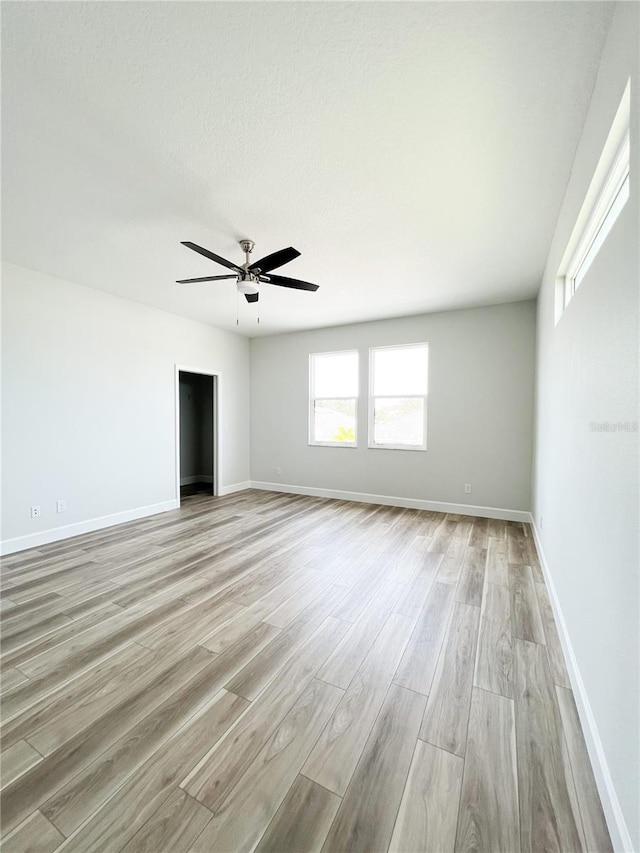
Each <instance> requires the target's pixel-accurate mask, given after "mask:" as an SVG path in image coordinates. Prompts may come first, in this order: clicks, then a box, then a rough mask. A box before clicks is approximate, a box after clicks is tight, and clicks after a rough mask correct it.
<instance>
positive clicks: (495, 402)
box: [251, 302, 535, 510]
mask: <svg viewBox="0 0 640 853" xmlns="http://www.w3.org/2000/svg"><path fill="white" fill-rule="evenodd" d="M534 327H535V304H534V303H533V302H518V303H510V304H507V305H498V306H494V307H490V308H474V309H470V310H464V311H449V312H443V313H440V314H430V315H421V316H416V317H408V318H402V319H396V320H385V321H381V322H375V323H362V324H357V325H352V326H339V327H333V328H329V329H320V330H317V331H312V332H303V333H295V334H286V335H276V336H273V337H265V338H254V339H253V340H252V341H251V388H252V391H251V415H252V416H251V477H252V480H254V481H262V482H265V481H266V482H274V481H277V480H279V481H281V482H282V483H284V484H290V485H295V486H303V487H312V488H325V489H330V490H341V491H347V492H359V493H366V494H374V495H383V496H394V497H401V498H408V499H418V500H428V501H437V502H441V501H443V502H452V503H465V504H469V505H479V506H486V507H499V508H506V509H510V510H529V508H530V507H529V502H530V496H531V495H530V486H531V452H532V421H533V370H534V338H535V328H534ZM418 341H428V342H429V401H428V428H427V432H428V436H427V441H428V450H427V451H426V452H424V453H422V452H419V451H411V452H410V451H404V450H369V449H368V448H367V436H366V424H367V399H366V392H365V393H363V394H361V397H360V401H359V409H358V429H359V447H358V448H357V449H355V450H354V449H351V448H332V447H310V446H309V445H308V427H307V422H308V393H309V380H308V374H309V353H310V352H323V351H331V350H340V349H354V348H358V350H359V352H360V387H361V391H363V392H364V391H365V389H367V388H368V383H367V368H368V347H372V346H384V345H390V344H403V343H411V342H418ZM276 467H280V468H282V476H281V477H277V475H276V473H275V469H276ZM465 482H466V483H471V484H472V487H473V492H472V494H471V495H465V494H464V491H463V484H464V483H465Z"/></svg>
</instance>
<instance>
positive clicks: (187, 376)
mask: <svg viewBox="0 0 640 853" xmlns="http://www.w3.org/2000/svg"><path fill="white" fill-rule="evenodd" d="M213 382H214V377H213V376H205V375H203V374H201V373H188V372H187V371H183V370H181V371H180V376H179V386H180V497H181V498H182V497H187V496H189V495H195V494H208V495H213V493H214V491H213V482H214V479H213V475H214V471H213V465H214V452H213V448H214V432H213V424H214V418H213Z"/></svg>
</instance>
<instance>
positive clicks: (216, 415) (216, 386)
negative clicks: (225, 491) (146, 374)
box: [174, 364, 222, 506]
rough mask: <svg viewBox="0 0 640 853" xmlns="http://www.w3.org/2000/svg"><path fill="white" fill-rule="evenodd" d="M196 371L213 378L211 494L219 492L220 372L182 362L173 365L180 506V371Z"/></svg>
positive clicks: (178, 503) (177, 491)
mask: <svg viewBox="0 0 640 853" xmlns="http://www.w3.org/2000/svg"><path fill="white" fill-rule="evenodd" d="M181 372H182V373H198V374H199V375H200V376H211V377H212V379H213V436H212V442H213V495H214V497H216V496H218V495H219V494H220V458H221V455H222V454H221V452H220V398H221V397H222V394H221V391H220V387H221V384H222V374H221V373H220V371H219V370H208V369H207V368H204V367H190V366H187V365H184V364H175V365H174V393H175V439H176V440H175V469H176V503H177V506H180V373H181Z"/></svg>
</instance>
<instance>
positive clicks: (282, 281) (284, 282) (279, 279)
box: [259, 275, 320, 290]
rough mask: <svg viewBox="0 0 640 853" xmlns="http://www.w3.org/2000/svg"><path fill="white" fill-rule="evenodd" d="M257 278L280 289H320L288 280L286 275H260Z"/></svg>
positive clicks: (295, 280) (308, 283)
mask: <svg viewBox="0 0 640 853" xmlns="http://www.w3.org/2000/svg"><path fill="white" fill-rule="evenodd" d="M259 278H260V281H264V282H266V283H267V284H279V285H280V287H293V288H294V289H295V290H317V289H318V288H319V287H320V285H319V284H311V283H310V282H308V281H300V280H299V279H297V278H288V277H287V276H286V275H261V276H259Z"/></svg>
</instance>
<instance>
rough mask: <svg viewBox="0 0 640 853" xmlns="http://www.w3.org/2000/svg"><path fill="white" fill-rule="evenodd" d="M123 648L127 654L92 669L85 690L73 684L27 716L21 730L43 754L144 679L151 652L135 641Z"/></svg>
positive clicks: (120, 698) (92, 720)
mask: <svg viewBox="0 0 640 853" xmlns="http://www.w3.org/2000/svg"><path fill="white" fill-rule="evenodd" d="M123 651H126V654H122V655H118V656H117V658H116V659H115V660H111V659H108V660H107V661H106V662H105V664H106V665H105V666H101V667H96V669H95V670H93V671H92V678H91V681H90V683H87V687H86V690H85V691H83V692H81V691H80V690H79V689H78V687H77V685H74V686H73V688H72V689H71V690H69V691H67V692H66V693H63V694H62V696H61V697H60V699H59V700H58V701H54V700H53V699H52V698H51V697H49V698H48V701H47V707H46V712H45V713H44V714H42V713H41V714H31V715H29V716H28V722H27V724H26V725H23V726H22V727H21V730H22V731H24V732H25V735H26V736H27V737H28V738H29V742H30V743H32V744H33V746H35V748H36V749H37V750H38V751H39V752H41V753H42V755H50V754H51V753H52V752H54V750H56V749H58V747H60V746H62V744H64V743H66V742H67V741H68V740H70V739H71V738H72V737H74V736H75V735H77V734H78V732H81V731H83V730H84V729H85V728H87V726H89V725H90V724H91V723H92V722H94V721H95V720H97V719H99V718H100V717H102V716H103V715H104V714H106V713H107V711H109V710H110V709H111V708H113V707H114V706H115V705H117V704H118V703H119V702H122V701H123V700H124V699H125V697H126V696H128V695H130V694H131V693H134V692H135V689H136V686H137V685H138V686H139V685H140V682H141V680H142V683H144V682H145V676H146V675H147V673H148V671H149V668H150V667H151V665H152V661H154V654H153V652H149V651H147V650H146V649H143V648H142V646H137V645H136V644H135V643H132V644H131V646H129V647H127V648H126V650H123ZM14 731H15V729H14Z"/></svg>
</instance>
